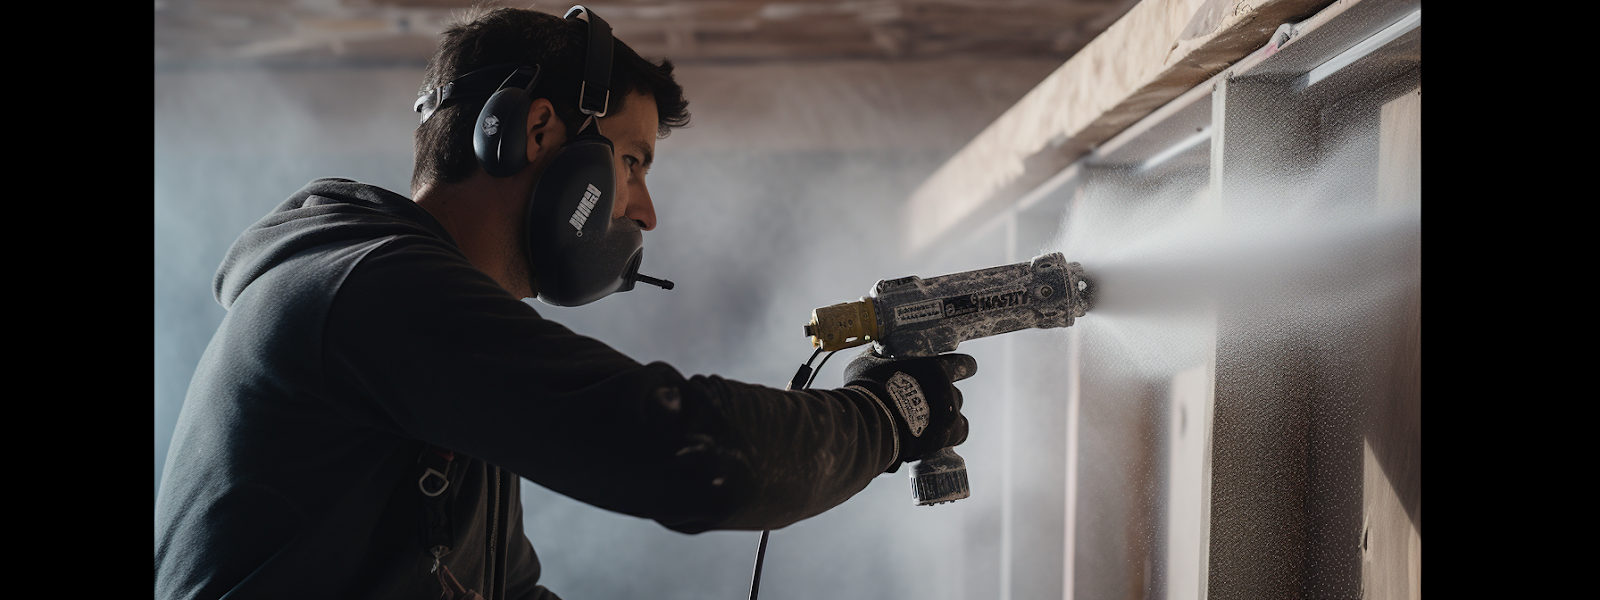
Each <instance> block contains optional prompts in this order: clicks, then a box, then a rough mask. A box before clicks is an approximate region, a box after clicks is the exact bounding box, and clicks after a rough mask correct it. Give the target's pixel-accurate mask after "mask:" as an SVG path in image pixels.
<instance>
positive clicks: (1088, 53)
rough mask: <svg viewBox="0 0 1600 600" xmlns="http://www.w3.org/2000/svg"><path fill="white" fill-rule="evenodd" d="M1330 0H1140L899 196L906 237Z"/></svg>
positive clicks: (1037, 177)
mask: <svg viewBox="0 0 1600 600" xmlns="http://www.w3.org/2000/svg"><path fill="white" fill-rule="evenodd" d="M1331 3H1332V0H1143V1H1142V2H1140V3H1139V5H1137V6H1135V7H1133V9H1132V10H1130V11H1128V13H1127V14H1126V15H1124V16H1123V17H1122V18H1121V19H1120V20H1118V21H1117V22H1116V23H1114V24H1112V25H1111V27H1110V28H1108V29H1107V30H1106V31H1105V33H1103V34H1101V35H1100V36H1099V37H1097V38H1095V40H1094V41H1092V42H1090V43H1089V45H1088V46H1085V47H1084V48H1083V50H1081V51H1079V52H1078V53H1077V54H1076V55H1074V56H1073V57H1072V58H1071V59H1069V60H1068V61H1067V62H1066V63H1065V64H1063V65H1061V67H1060V68H1058V69H1056V71H1055V72H1054V73H1051V74H1050V76H1049V77H1046V78H1045V80H1044V81H1043V82H1040V83H1039V85H1038V86H1037V87H1035V88H1034V89H1033V91H1031V92H1029V93H1028V94H1027V95H1026V96H1024V97H1023V98H1022V100H1020V101H1018V102H1017V104H1016V105H1015V106H1012V107H1011V109H1009V110H1007V111H1006V112H1005V114H1003V115H1001V116H1000V118H999V119H997V120H995V122H994V123H992V124H990V125H989V127H988V128H986V129H984V130H983V132H982V133H979V134H978V136H977V137H976V138H973V140H972V141H971V142H969V143H968V144H967V145H966V146H965V147H963V148H962V149H961V150H960V151H959V152H958V153H956V155H955V156H954V157H952V158H951V159H950V160H949V161H948V162H946V163H945V164H944V166H942V167H940V168H939V170H938V171H937V172H935V173H934V174H933V176H932V177H929V178H928V180H927V181H926V182H924V183H923V184H922V186H921V187H919V188H918V189H917V190H916V191H915V192H914V193H912V195H911V197H910V198H909V199H908V201H907V202H906V207H905V209H904V210H905V216H904V219H903V223H904V224H905V227H906V230H905V232H904V240H905V247H906V248H907V250H908V251H909V252H917V251H920V250H923V249H925V248H927V247H928V246H929V245H930V244H932V243H934V242H935V241H937V240H939V239H941V238H943V237H944V236H945V235H946V234H948V233H949V232H950V231H951V230H953V229H954V228H956V227H957V226H958V225H960V224H962V223H965V222H966V221H968V219H969V218H972V217H975V216H977V215H980V214H984V213H987V212H990V211H992V210H995V209H997V208H999V207H1003V206H1006V205H1008V204H1009V203H1011V202H1014V201H1015V200H1016V199H1017V198H1020V197H1021V196H1023V195H1024V194H1026V193H1028V192H1029V191H1030V190H1032V189H1033V188H1034V187H1036V186H1038V185H1039V184H1040V183H1042V182H1043V181H1044V180H1046V179H1048V178H1049V177H1050V176H1051V175H1053V174H1055V173H1057V172H1059V171H1060V170H1061V169H1063V168H1066V167H1067V166H1068V165H1070V164H1072V162H1073V161H1075V160H1077V159H1078V158H1080V157H1082V156H1083V155H1084V154H1086V153H1088V152H1089V151H1090V150H1093V149H1094V147H1095V146H1096V145H1097V144H1099V143H1101V142H1104V141H1105V140H1107V139H1110V138H1111V137H1112V136H1114V135H1116V134H1117V133H1118V132H1120V131H1122V130H1123V129H1124V128H1126V127H1127V126H1129V125H1131V124H1133V123H1134V122H1136V121H1138V120H1139V119H1141V118H1143V117H1144V116H1145V115H1148V114H1150V113H1151V112H1153V111H1155V110H1156V109H1157V108H1160V107H1161V106H1162V105H1163V104H1166V103H1167V102H1168V101H1170V100H1172V99H1173V98H1176V97H1177V96H1178V95H1180V94H1182V93H1183V92H1185V91H1188V90H1189V89H1190V88H1193V87H1194V86H1196V85H1199V84H1200V83H1201V82H1204V81H1205V80H1206V79H1208V78H1210V77H1211V76H1213V75H1215V74H1217V73H1218V72H1221V71H1222V69H1224V68H1226V67H1227V66H1228V65H1230V64H1232V63H1233V62H1235V61H1237V60H1239V59H1240V58H1243V57H1244V56H1246V55H1248V54H1249V53H1250V52H1251V51H1253V50H1255V49H1257V48H1260V47H1261V46H1264V45H1266V43H1267V41H1268V40H1269V38H1270V37H1271V36H1272V32H1273V30H1274V29H1276V28H1277V27H1278V25H1280V24H1282V23H1286V22H1295V21H1299V20H1301V19H1304V18H1306V17H1308V16H1310V15H1311V14H1313V13H1315V12H1316V11H1317V10H1319V9H1321V8H1322V7H1324V6H1327V5H1328V4H1331Z"/></svg>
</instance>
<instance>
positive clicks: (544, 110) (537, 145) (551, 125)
mask: <svg viewBox="0 0 1600 600" xmlns="http://www.w3.org/2000/svg"><path fill="white" fill-rule="evenodd" d="M566 133H567V126H566V125H564V124H562V123H561V119H560V118H559V117H557V116H556V107H555V105H553V104H550V100H549V99H548V98H535V99H534V100H533V102H531V103H529V104H528V162H529V163H539V162H543V161H546V160H549V159H550V157H552V156H555V153H556V151H557V150H559V149H560V148H561V145H562V144H564V143H566V140H567V135H566Z"/></svg>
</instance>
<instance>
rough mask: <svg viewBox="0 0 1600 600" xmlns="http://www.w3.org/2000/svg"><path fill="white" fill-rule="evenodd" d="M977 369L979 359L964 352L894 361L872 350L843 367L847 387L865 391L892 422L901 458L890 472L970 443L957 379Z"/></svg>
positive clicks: (969, 374) (899, 457) (970, 374)
mask: <svg viewBox="0 0 1600 600" xmlns="http://www.w3.org/2000/svg"><path fill="white" fill-rule="evenodd" d="M977 372H978V361H977V360H975V359H973V358H972V357H971V356H968V355H966V354H941V355H939V356H929V357H919V358H900V359H891V358H884V357H882V356H878V354H877V353H876V352H874V351H873V350H872V349H871V348H869V349H867V351H866V352H863V353H861V355H860V356H858V357H856V359H855V360H853V361H851V362H850V365H849V366H847V367H845V369H844V380H845V382H846V383H845V387H846V388H849V387H851V386H855V387H859V388H861V389H863V390H866V391H867V392H868V393H870V394H871V395H872V396H873V397H874V399H876V400H877V401H878V402H879V403H880V404H881V405H883V407H884V410H885V411H886V412H888V413H889V415H890V416H891V417H892V418H893V420H894V423H895V431H896V436H895V441H896V446H897V448H898V450H899V456H898V457H897V458H896V460H895V462H894V463H892V464H890V465H889V468H888V470H887V472H889V473H893V472H895V471H896V470H898V469H899V468H900V463H903V462H910V461H914V460H919V459H921V458H922V457H924V456H927V455H929V454H932V453H934V452H937V451H938V450H939V449H941V448H948V447H950V446H954V445H956V444H960V443H961V442H965V441H967V418H966V417H964V416H962V415H961V390H958V389H956V386H955V382H957V381H961V380H963V379H966V378H968V377H971V376H972V375H973V374H974V373H977Z"/></svg>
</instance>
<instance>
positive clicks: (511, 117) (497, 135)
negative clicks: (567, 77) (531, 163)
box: [472, 65, 539, 177]
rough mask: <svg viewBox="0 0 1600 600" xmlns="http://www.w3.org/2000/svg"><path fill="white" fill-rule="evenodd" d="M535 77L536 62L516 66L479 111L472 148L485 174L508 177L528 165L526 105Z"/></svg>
mask: <svg viewBox="0 0 1600 600" xmlns="http://www.w3.org/2000/svg"><path fill="white" fill-rule="evenodd" d="M538 81H539V67H538V65H533V66H525V67H518V68H517V70H516V71H515V72H513V73H512V74H511V75H510V76H509V77H506V79H505V81H504V82H502V83H501V84H500V89H498V90H495V93H494V95H493V96H490V97H489V101H488V102H487V103H485V104H484V105H483V110H482V111H481V112H479V113H478V126H477V129H475V130H474V131H473V132H472V151H473V153H474V154H477V156H478V164H480V165H482V166H483V170H484V171H485V172H487V173H488V174H490V175H493V176H495V177H510V176H512V175H516V174H517V172H519V171H521V170H522V169H523V168H525V167H527V166H528V133H527V132H528V106H529V105H531V104H532V103H533V96H532V90H533V86H534V85H535V84H537V83H538Z"/></svg>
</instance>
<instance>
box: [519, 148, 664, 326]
mask: <svg viewBox="0 0 1600 600" xmlns="http://www.w3.org/2000/svg"><path fill="white" fill-rule="evenodd" d="M614 164H615V163H613V162H612V145H611V140H608V139H606V138H605V137H604V136H601V135H594V134H588V135H579V136H578V138H577V139H574V140H572V141H571V142H568V143H567V145H566V146H565V147H564V148H562V150H561V154H559V155H557V156H556V158H555V160H554V161H553V162H551V164H550V167H549V168H548V169H547V170H546V171H545V176H544V177H541V178H540V179H539V183H538V185H535V186H534V192H533V198H532V199H531V203H530V205H529V207H528V223H527V227H528V229H527V231H528V251H529V259H530V260H529V262H530V264H531V265H532V266H533V268H534V273H535V274H536V277H537V279H538V282H539V300H540V301H542V302H544V303H545V304H550V305H554V306H581V305H584V304H588V303H590V302H594V301H595V300H599V299H601V298H604V297H606V296H608V295H611V294H614V293H616V292H625V291H628V290H631V289H633V285H634V281H635V280H636V279H637V277H638V271H639V263H640V259H641V257H642V256H643V252H644V250H643V247H644V236H643V235H642V234H641V233H640V231H639V225H638V224H637V223H634V222H633V220H632V219H628V218H619V219H613V218H611V212H612V209H613V208H614V207H615V205H616V204H615V203H616V169H615V167H614Z"/></svg>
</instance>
